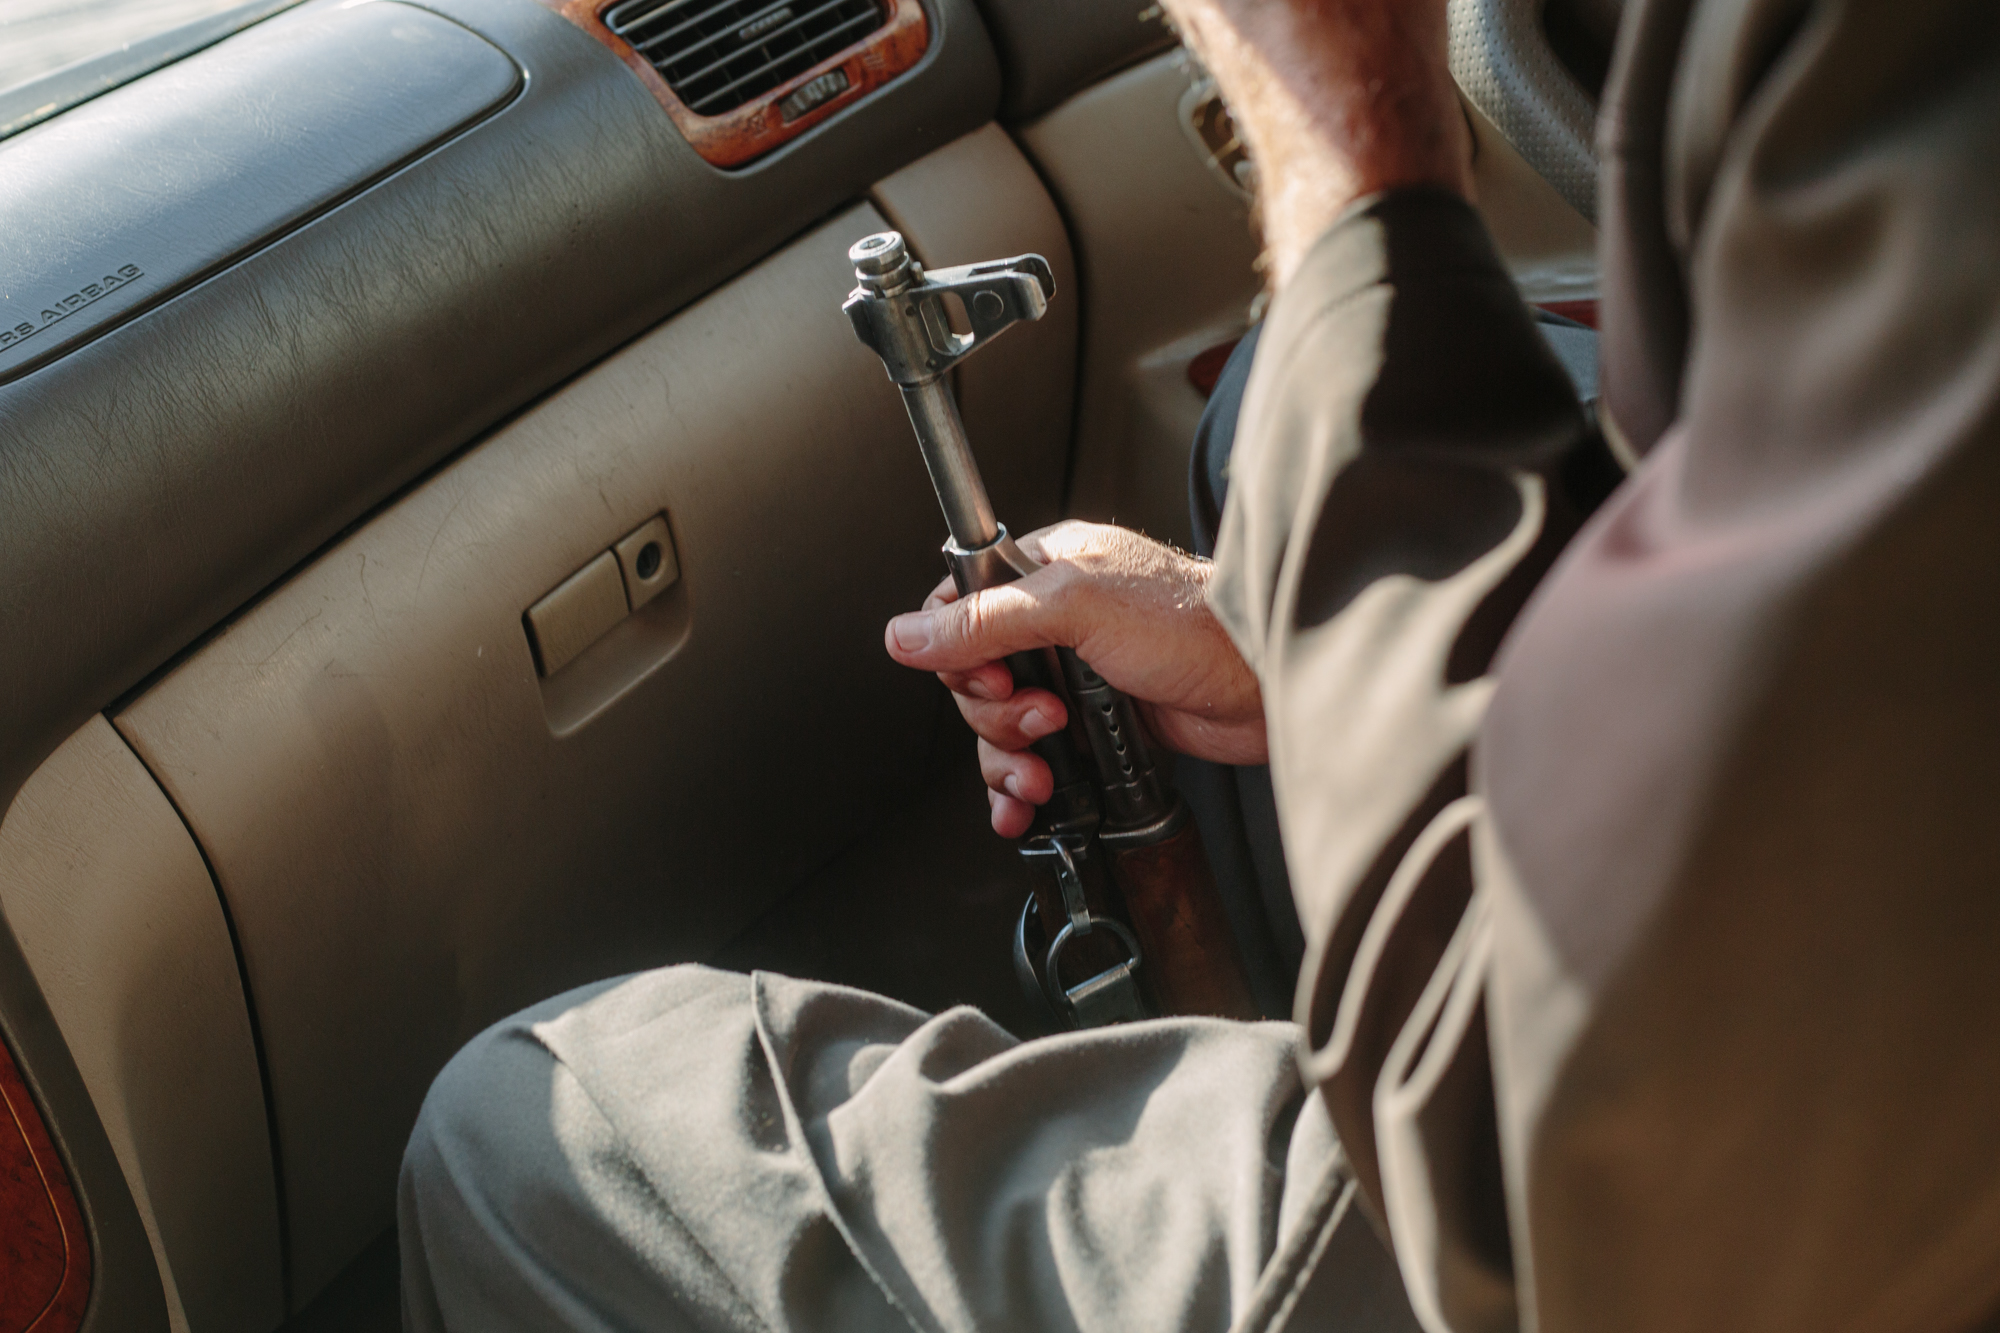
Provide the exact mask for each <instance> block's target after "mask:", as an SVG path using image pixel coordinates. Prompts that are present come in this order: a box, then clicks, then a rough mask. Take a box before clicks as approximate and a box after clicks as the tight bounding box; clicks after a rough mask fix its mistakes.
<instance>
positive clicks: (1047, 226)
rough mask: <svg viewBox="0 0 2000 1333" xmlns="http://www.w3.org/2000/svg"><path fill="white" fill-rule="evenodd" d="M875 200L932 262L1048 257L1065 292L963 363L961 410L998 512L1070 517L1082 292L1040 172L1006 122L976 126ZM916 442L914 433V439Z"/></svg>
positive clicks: (1019, 526)
mask: <svg viewBox="0 0 2000 1333" xmlns="http://www.w3.org/2000/svg"><path fill="white" fill-rule="evenodd" d="M873 193H874V201H875V206H876V207H877V208H879V209H881V210H882V213H883V215H884V216H885V217H887V218H888V219H889V222H890V224H891V225H892V226H894V227H895V228H896V229H897V230H899V231H901V232H902V233H903V234H904V235H905V236H906V237H907V238H908V240H909V242H910V246H911V249H912V251H913V252H914V253H915V254H916V256H917V258H918V259H919V260H920V261H922V262H923V263H925V264H927V265H931V266H933V267H947V266H950V265H954V264H971V263H976V262H979V261H981V260H987V259H1002V258H1011V257H1012V256H1014V255H1019V254H1039V255H1041V256H1042V257H1043V258H1044V259H1046V260H1048V261H1049V266H1050V268H1051V269H1052V270H1053V271H1054V273H1055V279H1056V295H1055V299H1054V300H1053V301H1051V302H1049V309H1048V313H1047V314H1045V315H1043V316H1042V317H1041V319H1039V320H1037V321H1036V322H1035V323H1034V324H1033V325H1030V326H1027V327H1024V328H1017V329H1013V330H1011V331H1009V332H1008V333H1007V334H1006V335H1005V336H1004V337H1002V338H1000V339H999V340H998V341H997V342H994V343H993V344H992V345H991V346H989V347H986V348H985V349H983V350H982V351H981V352H980V353H979V354H978V355H977V356H975V357H972V358H971V359H969V360H968V361H966V362H965V363H964V364H963V365H961V366H960V367H959V368H958V371H957V388H958V398H959V405H960V408H961V410H962V411H963V412H964V414H965V418H966V421H967V423H968V431H969V433H970V434H971V436H972V447H973V452H974V453H976V454H977V455H978V457H979V467H980V471H981V473H982V474H984V476H985V478H986V486H987V489H988V490H989V491H991V492H992V494H993V504H994V509H995V511H996V512H997V513H998V514H999V515H1000V518H1001V521H1003V522H1005V523H1006V524H1007V525H1008V526H1009V527H1010V528H1011V529H1012V530H1013V531H1014V532H1015V533H1016V534H1017V535H1018V534H1020V533H1023V532H1030V531H1032V530H1034V529H1035V528H1038V527H1041V526H1042V525H1044V524H1047V523H1053V522H1054V521H1055V520H1056V519H1057V518H1058V517H1060V514H1059V513H1058V512H1057V511H1058V508H1059V506H1060V502H1061V493H1060V491H1059V490H1051V488H1050V486H1049V481H1050V479H1051V478H1059V477H1061V476H1062V475H1063V474H1064V472H1065V471H1066V470H1067V468H1068V466H1069V439H1070V426H1071V421H1072V414H1073V412H1074V410H1075V397H1074V388H1075V384H1076V339H1077V324H1078V312H1079V310H1080V309H1081V307H1082V304H1083V301H1082V293H1081V292H1079V291H1078V290H1077V285H1076V264H1075V261H1074V260H1073V259H1072V257H1071V255H1070V248H1069V233H1068V232H1067V231H1066V230H1065V229H1064V227H1063V220H1062V215H1061V214H1060V213H1058V212H1056V207H1055V201H1054V200H1052V199H1050V198H1049V193H1048V191H1047V190H1046V189H1044V188H1043V186H1042V182H1041V179H1040V178H1039V177H1038V176H1036V175H1035V169H1034V167H1033V166H1032V165H1030V163H1029V162H1028V159H1027V158H1025V157H1023V156H1022V155H1021V150H1020V149H1019V148H1017V147H1015V146H1014V141H1013V140H1012V139H1011V138H1009V137H1008V135H1007V132H1006V131H1005V130H1003V129H1001V128H1000V127H999V126H998V125H988V126H986V127H985V128H984V129H980V130H975V131H973V132H972V133H971V134H968V135H966V136H965V137H964V138H962V139H959V140H957V141H956V142H954V143H951V144H947V145H946V146H945V147H943V148H941V149H939V150H938V151H937V152H935V153H932V154H930V155H929V156H928V157H925V158H922V159H920V160H919V161H917V162H915V163H914V164H912V165H911V166H908V167H906V168H904V169H903V170H902V171H899V172H897V173H896V174H895V175H893V176H891V177H889V178H888V179H886V180H884V181H882V182H881V183H880V184H878V185H877V186H876V187H875V190H874V192H873ZM911 447H913V448H914V447H915V442H914V440H913V441H912V446H911Z"/></svg>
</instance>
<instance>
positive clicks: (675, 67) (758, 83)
mask: <svg viewBox="0 0 2000 1333" xmlns="http://www.w3.org/2000/svg"><path fill="white" fill-rule="evenodd" d="M886 21H887V16H886V15H885V14H884V13H883V10H882V7H881V5H880V4H878V3H877V0H777V3H772V0H665V3H662V0H626V3H624V4H621V5H616V6H614V7H613V8H611V9H609V10H607V11H606V12H605V15H604V25H605V26H606V27H607V28H609V29H610V30H611V31H612V32H614V33H616V34H617V35H618V36H619V37H622V38H623V39H624V40H625V41H626V42H628V43H629V44H630V45H631V47H632V49H633V50H635V51H637V52H638V53H639V54H640V55H642V56H644V57H645V58H646V60H647V61H648V62H649V63H650V64H651V65H652V66H653V68H654V69H657V70H658V71H659V72H660V77H662V78H664V79H665V80H666V81H667V86H668V87H669V88H671V89H673V91H674V95H675V96H676V97H678V98H680V99H681V101H682V102H683V103H685V104H686V106H687V108H688V110H690V111H692V112H694V113H695V114H696V115H698V116H719V115H722V114H723V113H724V112H726V111H731V110H733V109H735V108H736V107H739V106H742V105H743V104H744V103H745V102H748V101H750V100H751V99H753V98H755V97H758V96H760V95H761V94H764V93H767V92H770V91H771V90H772V89H773V88H776V87H778V86H779V85H780V84H783V83H785V82H787V81H789V80H791V79H794V78H797V77H798V76H799V75H801V74H803V73H805V72H806V71H807V70H809V69H811V68H812V67H813V66H814V65H817V64H819V63H820V62H821V61H822V60H825V59H827V58H828V57H829V56H832V55H834V54H836V53H838V52H840V51H844V50H846V49H847V48H848V47H850V46H852V45H854V44H855V43H856V42H858V41H860V40H861V39H862V38H863V37H865V36H867V35H868V34H869V33H871V32H874V31H875V30H876V29H878V28H880V27H881V26H882V25H883V24H884V23H885V22H886ZM846 86H847V85H846V81H845V80H844V79H843V80H842V81H841V84H840V87H839V88H837V89H833V90H831V91H830V92H829V93H827V94H826V95H827V96H831V95H832V94H833V93H837V92H839V91H843V90H844V89H845V88H846ZM807 87H808V88H810V87H811V85H808V86H807ZM805 91H807V89H800V92H805ZM819 100H821V101H824V100H825V97H824V96H822V97H820V99H819ZM788 118H789V117H788Z"/></svg>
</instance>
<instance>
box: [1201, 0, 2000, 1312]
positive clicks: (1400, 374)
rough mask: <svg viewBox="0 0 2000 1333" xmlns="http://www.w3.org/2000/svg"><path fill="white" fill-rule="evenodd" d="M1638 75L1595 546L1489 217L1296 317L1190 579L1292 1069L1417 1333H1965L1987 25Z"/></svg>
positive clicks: (1670, 16)
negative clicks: (1206, 630)
mask: <svg viewBox="0 0 2000 1333" xmlns="http://www.w3.org/2000/svg"><path fill="white" fill-rule="evenodd" d="M1609 97H1610V103H1609V106H1608V108H1607V114H1606V117H1605V121H1604V128H1603V136H1602V141H1603V144H1604V146H1605V149H1606V152H1607V154H1608V157H1609V160H1608V161H1607V163H1606V176H1605V189H1604V191H1603V198H1604V199H1605V201H1606V202H1605V214H1604V231H1603V244H1604V274H1605V284H1606V290H1605V297H1604V324H1605V336H1604V339H1603V347H1604V357H1603V379H1604V396H1603V400H1602V407H1603V409H1604V410H1603V414H1602V420H1603V422H1604V427H1605V430H1606V432H1607V434H1609V435H1610V436H1612V437H1613V438H1614V439H1615V440H1616V441H1618V443H1619V445H1620V447H1621V448H1622V450H1623V451H1624V452H1625V453H1626V454H1627V455H1628V456H1630V457H1641V456H1643V458H1644V462H1643V464H1642V465H1641V466H1640V467H1639V469H1638V471H1637V472H1636V474H1635V475H1634V476H1633V477H1632V478H1631V480H1630V482H1629V484H1627V485H1625V486H1624V487H1623V488H1622V490H1620V491H1619V492H1618V494H1616V495H1615V496H1614V497H1613V498H1612V499H1611V500H1610V501H1609V502H1608V503H1607V504H1605V505H1604V507H1603V508H1602V509H1601V510H1600V511H1598V512H1597V513H1596V515H1595V517H1593V518H1591V519H1590V521H1589V522H1588V524H1587V526H1581V528H1580V530H1579V524H1580V521H1581V519H1582V518H1583V516H1584V515H1585V514H1587V513H1589V512H1590V510H1591V508H1592V505H1593V500H1594V497H1595V496H1596V495H1598V494H1601V493H1602V491H1603V490H1604V489H1605V487H1606V485H1607V482H1608V479H1609V478H1610V477H1611V476H1612V475H1613V473H1612V472H1611V470H1610V468H1609V466H1608V464H1607V461H1606V457H1605V453H1604V450H1603V449H1602V448H1600V447H1599V444H1598V442H1597V441H1596V440H1595V439H1594V438H1593V435H1592V432H1591V429H1590V427H1589V424H1588V419H1587V418H1586V417H1585V416H1583V415H1581V414H1580V413H1579V411H1578V405H1577V403H1576V401H1575V398H1574V397H1573V396H1572V395H1571V394H1570V393H1569V392H1568V391H1567V388H1566V386H1564V385H1562V384H1561V383H1560V381H1559V380H1558V379H1557V377H1556V375H1555V374H1553V373H1552V371H1551V370H1550V369H1538V366H1537V363H1538V361H1539V360H1540V359H1541V358H1542V357H1544V356H1545V355H1546V350H1545V346H1544V345H1543V344H1541V343H1540V342H1539V341H1538V340H1537V339H1534V338H1533V337H1531V336H1530V334H1529V329H1528V326H1527V324H1526V321H1525V320H1523V319H1522V318H1521V317H1520V316H1519V314H1518V311H1517V310H1514V309H1510V308H1508V303H1507V302H1506V300H1505V299H1504V275H1503V274H1502V273H1501V272H1500V270H1499V267H1498V265H1497V263H1495V261H1494V259H1493V257H1492V256H1491V254H1490V253H1489V252H1488V251H1487V250H1486V248H1485V246H1484V243H1483V238H1481V237H1479V235H1478V229H1477V226H1476V223H1475V220H1474V217H1473V215H1472V213H1471V212H1470V210H1469V209H1466V208H1465V207H1464V206H1463V205H1461V204H1459V203H1457V202H1456V201H1455V200H1452V199H1450V198H1449V197H1447V196H1444V195H1441V194H1437V193H1433V192H1429V191H1409V192H1400V193H1397V194H1394V195H1391V196H1388V197H1385V198H1382V199H1378V200H1374V201H1369V202H1368V203H1366V204H1365V205H1364V206H1361V207H1359V208H1357V209H1356V210H1355V211H1354V212H1353V213H1351V214H1350V215H1349V216H1348V217H1346V218H1344V219H1343V220H1342V221H1341V222H1340V223H1339V224H1338V225H1337V226H1336V227H1334V228H1333V229H1332V231H1331V232H1329V234H1328V235H1327V236H1325V237H1324V238H1322V239H1321V240H1320V242H1319V243H1318V245H1317V246H1316V247H1315V249H1314V250H1313V252H1312V253H1311V255H1310V256H1309V257H1308V259H1307V260H1306V264H1305V267H1304V269H1303V271H1302V272H1301V273H1300V275H1299V276H1298V278H1297V279H1296V280H1295V281H1294V282H1293V283H1292V284H1291V285H1290V286H1289V287H1288V288H1287V289H1286V291H1285V292H1284V293H1282V294H1281V295H1280V296H1279V298H1278V299H1277V301H1276V302H1275V303H1274V305H1273V308H1272V311H1271V313H1270V317H1269V320H1268V322H1267V327H1266V330H1265V333H1264V338H1263V344H1262V346H1261V347H1260V349H1259V353H1258V357H1257V363H1256V366H1255V369H1254V370H1253V372H1252V382H1251V385H1250V388H1249V391H1248V393H1247V395H1246V401H1245V405H1244V408H1243V417H1242V424H1241V427H1240V429H1239V432H1238V444H1237V447H1236V450H1235V453H1234V456H1233V458H1232V460H1231V463H1230V471H1229V476H1230V483H1231V485H1230V497H1229V502H1228V506H1227V508H1226V510H1225V512H1224V518H1223V524H1222V530H1221V534H1220V541H1219V552H1218V565H1219V574H1220V577H1219V579H1218V587H1217V591H1216V603H1217V607H1218V610H1219V612H1220V613H1221V614H1222V615H1223V616H1224V619H1225V621H1226V623H1228V624H1229V626H1230V628H1231V631H1232V633H1233V634H1234V635H1235V636H1236V638H1237V640H1238V642H1239V644H1240V645H1241V646H1242V647H1243V649H1244V651H1245V653H1246V655H1247V656H1248V657H1249V658H1250V660H1251V661H1252V662H1253V663H1254V664H1255V665H1256V667H1257V669H1258V671H1259V673H1260V676H1261V678H1262V681H1263V685H1264V691H1265V699H1266V708H1267V711H1268V712H1269V714H1270V720H1271V731H1272V738H1273V763H1272V769H1273V774H1274V777H1275V785H1276V790H1277V793H1278V797H1279V809H1280V815H1281V819H1282V821H1283V826H1284V832H1285V847H1286V854H1287V860H1288V864H1289V867H1290V872H1291V877H1292V884H1293V888H1294V893H1295V896H1296V898H1297V901H1298V906H1299V913H1300V917H1301V920H1302V921H1303V923H1304V926H1305V933H1306V939H1307V955H1306V960H1305V965H1304V968H1303V971H1302V977H1301V983H1300V988H1299V995H1298V1008H1297V1015H1298V1017H1299V1019H1300V1022H1301V1023H1302V1024H1303V1025H1304V1027H1305V1032H1306V1037H1307V1039H1308V1046H1309V1053H1308V1055H1307V1057H1306V1070H1307V1075H1308V1078H1309V1080H1310V1081H1312V1082H1314V1083H1316V1084H1317V1085H1318V1086H1319V1088H1320V1091H1321V1095H1322V1097H1323V1098H1324V1100H1325V1102H1326V1105H1327V1108H1328V1111H1329V1115H1330V1118H1331V1119H1332V1121H1333V1122H1334V1125H1335V1127H1336V1129H1337V1131H1338V1133H1339V1135H1340V1138H1341V1141H1342V1144H1343V1148H1344V1150H1345V1151H1346V1152H1347V1154H1348V1156H1349V1157H1350V1159H1351V1160H1352V1162H1353V1163H1354V1167H1355V1170H1356V1172H1357V1176H1358V1177H1359V1179H1360V1181H1361V1185H1362V1189H1363V1191H1364V1194H1365V1195H1366V1197H1367V1200H1368V1202H1369V1204H1370V1206H1371V1209H1372V1210H1373V1211H1374V1212H1375V1213H1376V1214H1377V1215H1378V1216H1379V1217H1380V1218H1381V1219H1382V1220H1383V1221H1384V1223H1385V1224H1386V1227H1387V1230H1388V1233H1389V1235H1390V1236H1391V1238H1392V1240H1393V1243H1394V1246H1395V1249H1396V1252H1397V1257H1398V1262H1399V1264H1400V1267H1401V1269H1402V1272H1403V1275H1404V1279H1405V1282H1406V1284H1407V1286H1408V1289H1409V1291H1410V1294H1411V1298H1412V1301H1413V1304H1414V1305H1415V1308H1416V1310H1417V1312H1418V1314H1419V1315H1420V1316H1421V1317H1422V1318H1423V1319H1424V1322H1425V1324H1426V1326H1427V1327H1429V1328H1432V1329H1451V1330H1455V1331H1457V1333H1466V1331H1467V1330H1475V1329H1477V1330H1485V1329H1492V1330H1503V1329H1514V1328H1519V1327H1529V1328H1535V1329H1539V1330H1543V1331H1544V1333H1568V1331H1569V1330H1601V1329H1611V1328H1615V1329H1620V1330H1627V1329H1631V1330H1652V1329H1658V1330H1667V1329H1689V1328H1701V1329H1744V1330H1751V1329H1757V1330H1794V1329H1796V1330H1806V1329H1819V1328H1828V1327H1836V1328H1845V1327H1855V1328H1869V1329H1891V1330H1900V1329H1909V1330H1919V1329H1951V1328H1969V1327H1975V1326H1984V1325H1986V1324H1987V1323H1989V1322H1990V1321H1992V1320H1993V1319H1994V1318H1995V1316H1996V1311H2000V1159H1996V1158H1995V1156H1994V1154H1993V1152H1992V1151H1991V1149H1990V1146H1989V1145H1990V1143H1991V1141H1992V1126H1993V1125H1994V1124H1996V1123H2000V969H1996V968H1994V967H1993V966H1992V964H1991V961H1990V960H1991V958H1992V957H1993V956H1994V954H1995V952H1996V950H2000V894H1996V893H1995V892H1994V890H1993V886H1992V883H1991V880H1992V878H1993V868H1994V867H1995V866H1996V865H2000V821H1995V820H1994V819H1993V818H1992V817H1991V815H1990V813H1989V811H1988V810H1987V809H1986V807H1987V806H1988V805H1989V804H1990V798H1991V794H1992V793H1993V792H1995V791H1996V790H2000V693H1996V691H1995V690H1994V688H1993V684H1992V683H1993V682H1994V681H1995V680H1996V679H2000V629H1996V628H1995V625H1994V621H1993V618H1992V617H1991V615H1990V614H1988V608H1989V607H1991V606H1994V605H1996V604H2000V600H1996V599H2000V528H1996V525H1995V523H1994V522H1993V519H1992V515H1993V514H1994V513H1996V512H2000V171H1996V170H1995V169H1994V163H1995V162H1996V161H2000V8H1996V7H1994V6H1991V5H1986V4H1971V3H1944V2H1943V0H1913V2H1911V3H1905V4H1901V5H1895V6H1890V5H1880V4H1876V5H1865V4H1819V5H1808V4H1804V3H1789V2H1787V3H1775V2H1772V3H1763V2H1759V0H1752V2H1751V3H1746V4H1723V3H1707V4H1699V5H1695V4H1690V3H1688V0H1635V3H1634V4H1633V5H1632V6H1631V7H1630V12H1629V13H1628V16H1627V21H1626V27H1625V28H1624V30H1623V33H1622V36H1621V40H1620V46H1619V54H1618V59H1617V62H1616V68H1615V70H1614V75H1613V79H1612V87H1611V92H1610V94H1609ZM1572 533H1574V534H1575V540H1574V541H1573V542H1568V549H1567V551H1566V552H1565V553H1563V554H1562V557H1561V560H1560V562H1559V563H1557V564H1555V565H1554V569H1553V572H1552V573H1550V574H1549V575H1548V577H1547V579H1546V582H1544V583H1543V584H1542V586H1541V587H1540V588H1539V589H1538V590H1536V591H1534V594H1533V601H1532V603H1530V604H1527V607H1526V610H1525V612H1523V613H1521V614H1520V617H1519V623H1518V625H1514V627H1513V629H1512V631H1511V633H1507V630H1508V626H1509V625H1510V624H1512V623H1513V621H1514V619H1515V614H1516V612H1517V611H1519V610H1520V608H1521V607H1522V606H1523V605H1524V603H1525V601H1526V594H1527V593H1528V591H1529V590H1530V589H1531V588H1533V587H1534V585H1535V584H1536V583H1537V582H1538V581H1540V576H1541V574H1542V571H1543V570H1545V569H1547V568H1549V565H1550V562H1551V561H1553V560H1554V557H1555V555H1556V553H1557V550H1558V549H1559V548H1561V547H1562V546H1563V545H1564V544H1565V543H1566V542H1567V541H1568V538H1569V537H1570V536H1571V534H1572ZM1503 635H1504V636H1505V637H1506V640H1507V646H1506V648H1505V650H1504V652H1503V653H1501V654H1500V655H1499V657H1498V658H1497V660H1496V659H1495V657H1494V653H1495V649H1496V648H1497V647H1498V645H1499V643H1500V640H1501V638H1502V637H1503ZM1468 754H1469V755H1470V764H1469V766H1468V758H1467V756H1468Z"/></svg>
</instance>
